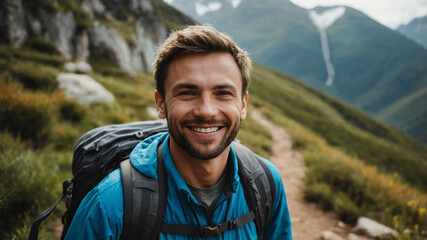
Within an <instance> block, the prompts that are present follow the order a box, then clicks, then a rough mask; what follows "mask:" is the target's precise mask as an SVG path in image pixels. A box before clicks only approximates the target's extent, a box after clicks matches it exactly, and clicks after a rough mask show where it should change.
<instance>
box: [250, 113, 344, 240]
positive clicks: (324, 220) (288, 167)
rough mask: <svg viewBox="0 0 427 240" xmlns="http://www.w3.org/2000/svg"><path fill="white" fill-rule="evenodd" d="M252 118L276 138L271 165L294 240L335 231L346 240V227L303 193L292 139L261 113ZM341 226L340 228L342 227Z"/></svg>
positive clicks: (301, 173)
mask: <svg viewBox="0 0 427 240" xmlns="http://www.w3.org/2000/svg"><path fill="white" fill-rule="evenodd" d="M251 116H252V118H253V119H255V120H256V121H258V122H259V123H260V124H261V125H263V126H264V127H266V128H267V129H269V130H270V132H271V134H272V136H273V147H272V156H271V159H270V160H271V161H272V162H273V163H274V164H275V165H276V166H277V168H278V169H279V171H280V174H281V176H282V179H283V184H284V186H285V190H286V196H287V201H288V206H289V211H290V215H291V222H292V235H293V239H294V240H311V239H321V238H320V236H321V235H322V232H324V231H326V230H330V231H333V232H334V233H336V234H338V235H340V236H341V237H342V238H344V239H345V236H346V235H347V233H348V232H349V229H348V227H347V226H344V225H342V223H339V220H338V219H337V217H336V216H335V215H334V214H333V213H327V212H324V211H322V210H321V209H320V208H319V207H318V206H317V205H316V204H313V203H309V202H307V201H305V200H304V198H303V195H302V193H301V189H302V186H303V182H302V179H303V177H304V173H305V165H304V160H303V157H302V155H301V154H300V153H299V152H297V151H295V150H293V149H292V142H291V136H290V135H289V134H288V133H287V132H286V131H285V130H284V129H283V128H281V127H278V126H276V125H274V124H273V123H271V122H270V121H268V120H267V119H266V118H265V117H264V116H263V115H262V114H261V112H260V111H258V110H253V111H252V114H251ZM339 225H340V226H339Z"/></svg>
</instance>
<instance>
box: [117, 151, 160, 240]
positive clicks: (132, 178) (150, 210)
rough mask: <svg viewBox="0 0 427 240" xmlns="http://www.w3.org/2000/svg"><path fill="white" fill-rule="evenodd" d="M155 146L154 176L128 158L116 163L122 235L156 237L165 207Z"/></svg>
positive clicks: (143, 237)
mask: <svg viewBox="0 0 427 240" xmlns="http://www.w3.org/2000/svg"><path fill="white" fill-rule="evenodd" d="M161 145H162V144H160V146H159V148H158V156H157V176H158V180H157V179H154V178H150V177H147V176H145V175H143V174H141V173H140V172H138V170H136V169H135V168H134V167H133V166H132V164H131V163H130V161H129V160H126V161H123V162H121V164H120V168H121V171H122V183H123V230H122V235H121V237H120V239H121V240H124V239H157V238H158V235H159V232H160V227H161V224H162V223H163V216H164V212H165V208H166V198H167V180H166V172H165V167H164V163H163V158H162V156H161V149H162V148H161Z"/></svg>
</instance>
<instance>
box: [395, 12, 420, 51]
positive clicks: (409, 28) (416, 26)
mask: <svg viewBox="0 0 427 240" xmlns="http://www.w3.org/2000/svg"><path fill="white" fill-rule="evenodd" d="M396 31H398V32H400V33H401V34H403V35H405V36H406V37H408V38H409V39H412V40H414V41H415V42H417V43H418V44H420V45H421V46H423V47H424V48H426V49H427V16H424V17H420V18H415V19H413V20H412V21H411V22H410V23H408V24H406V25H400V26H399V27H398V28H397V29H396Z"/></svg>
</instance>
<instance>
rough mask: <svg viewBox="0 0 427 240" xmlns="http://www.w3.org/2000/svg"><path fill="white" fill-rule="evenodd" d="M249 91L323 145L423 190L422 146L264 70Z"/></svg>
mask: <svg viewBox="0 0 427 240" xmlns="http://www.w3.org/2000/svg"><path fill="white" fill-rule="evenodd" d="M267 79H268V81H267ZM250 89H251V93H252V96H253V97H252V98H255V99H256V101H257V102H260V104H263V105H268V106H270V107H274V108H277V109H279V110H280V111H281V112H282V114H283V115H285V116H288V117H290V118H292V119H294V120H296V121H297V122H299V123H301V124H303V125H305V126H306V127H308V128H309V129H311V130H312V131H314V132H316V133H318V134H319V135H321V136H323V137H324V138H325V139H326V140H327V141H328V142H329V144H331V145H333V146H337V147H339V148H341V149H343V150H345V151H346V152H347V153H349V154H350V155H353V156H357V157H359V158H360V159H362V160H364V161H366V162H367V163H370V164H373V165H376V166H378V167H379V168H380V169H383V170H384V171H385V172H390V173H393V172H398V173H399V174H400V175H401V176H402V177H403V178H405V179H406V180H407V181H408V182H411V183H412V184H414V185H416V186H419V187H421V188H424V189H427V188H426V186H427V161H426V159H427V147H426V146H425V145H424V144H422V143H420V142H418V141H416V140H415V139H413V138H411V137H409V136H407V135H405V134H403V133H401V132H398V131H396V130H394V129H393V128H392V127H389V126H387V125H385V124H381V123H379V122H376V121H375V120H373V119H371V118H370V117H369V116H367V115H366V114H363V113H361V112H360V111H358V110H357V109H355V108H353V107H350V106H348V105H346V104H344V103H342V102H340V101H339V100H335V99H333V98H331V97H329V96H327V95H325V94H322V93H320V92H318V91H315V90H313V89H312V88H309V87H308V86H306V85H304V84H302V83H301V82H299V81H297V80H295V79H293V78H292V77H289V76H285V75H283V74H280V73H278V72H274V71H272V70H269V69H267V68H265V67H261V66H257V67H256V68H255V70H254V72H253V82H252V85H251V88H250ZM254 95H255V96H254ZM415 172H416V173H415Z"/></svg>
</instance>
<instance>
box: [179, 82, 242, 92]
mask: <svg viewBox="0 0 427 240" xmlns="http://www.w3.org/2000/svg"><path fill="white" fill-rule="evenodd" d="M180 89H193V90H197V89H199V86H197V85H196V84H193V83H179V84H177V85H175V86H174V87H173V88H172V92H175V91H178V90H180ZM213 89H214V90H218V89H230V90H232V91H234V92H237V89H236V87H235V86H233V85H231V84H219V85H216V86H215V87H214V88H213Z"/></svg>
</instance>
